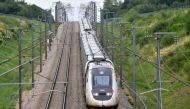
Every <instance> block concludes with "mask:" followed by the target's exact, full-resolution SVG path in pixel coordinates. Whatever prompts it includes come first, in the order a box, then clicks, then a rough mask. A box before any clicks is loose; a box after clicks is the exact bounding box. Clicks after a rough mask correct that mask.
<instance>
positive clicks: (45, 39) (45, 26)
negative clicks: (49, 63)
mask: <svg viewBox="0 0 190 109" xmlns="http://www.w3.org/2000/svg"><path fill="white" fill-rule="evenodd" d="M45 59H47V14H46V13H45Z"/></svg>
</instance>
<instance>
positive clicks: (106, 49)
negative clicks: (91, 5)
mask: <svg viewBox="0 0 190 109" xmlns="http://www.w3.org/2000/svg"><path fill="white" fill-rule="evenodd" d="M105 51H106V52H108V13H106V48H105Z"/></svg>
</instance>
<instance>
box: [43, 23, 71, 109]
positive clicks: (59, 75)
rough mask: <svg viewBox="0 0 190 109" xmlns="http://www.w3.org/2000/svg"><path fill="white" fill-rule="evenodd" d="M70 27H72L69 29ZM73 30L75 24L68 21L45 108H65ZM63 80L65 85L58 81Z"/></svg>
mask: <svg viewBox="0 0 190 109" xmlns="http://www.w3.org/2000/svg"><path fill="white" fill-rule="evenodd" d="M70 27H71V28H72V29H69V28H70ZM72 31H73V26H72V24H71V23H68V24H67V27H66V33H65V36H64V41H63V44H62V48H61V53H60V55H59V59H58V64H57V67H56V71H55V75H54V77H53V81H52V82H53V83H52V85H51V89H50V92H49V96H48V100H47V103H46V106H45V109H60V108H61V109H65V107H66V97H67V87H68V78H69V69H70V60H71V49H72V46H71V45H72ZM69 36H70V37H69ZM62 81H64V85H63V84H57V82H62Z"/></svg>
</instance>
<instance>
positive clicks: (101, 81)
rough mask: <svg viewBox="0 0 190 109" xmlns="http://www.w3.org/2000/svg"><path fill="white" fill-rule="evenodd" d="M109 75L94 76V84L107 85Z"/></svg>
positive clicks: (108, 83)
mask: <svg viewBox="0 0 190 109" xmlns="http://www.w3.org/2000/svg"><path fill="white" fill-rule="evenodd" d="M109 85H110V76H94V86H109Z"/></svg>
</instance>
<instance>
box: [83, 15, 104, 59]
mask: <svg viewBox="0 0 190 109" xmlns="http://www.w3.org/2000/svg"><path fill="white" fill-rule="evenodd" d="M89 25H90V22H89V21H88V20H87V19H86V18H84V19H82V20H81V26H82V27H83V28H81V41H82V43H83V46H84V50H85V53H86V56H87V59H88V61H91V60H96V59H97V60H101V59H105V54H104V52H103V50H102V48H101V46H100V44H99V42H98V40H97V38H96V35H95V31H93V30H92V29H90V28H91V26H89Z"/></svg>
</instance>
